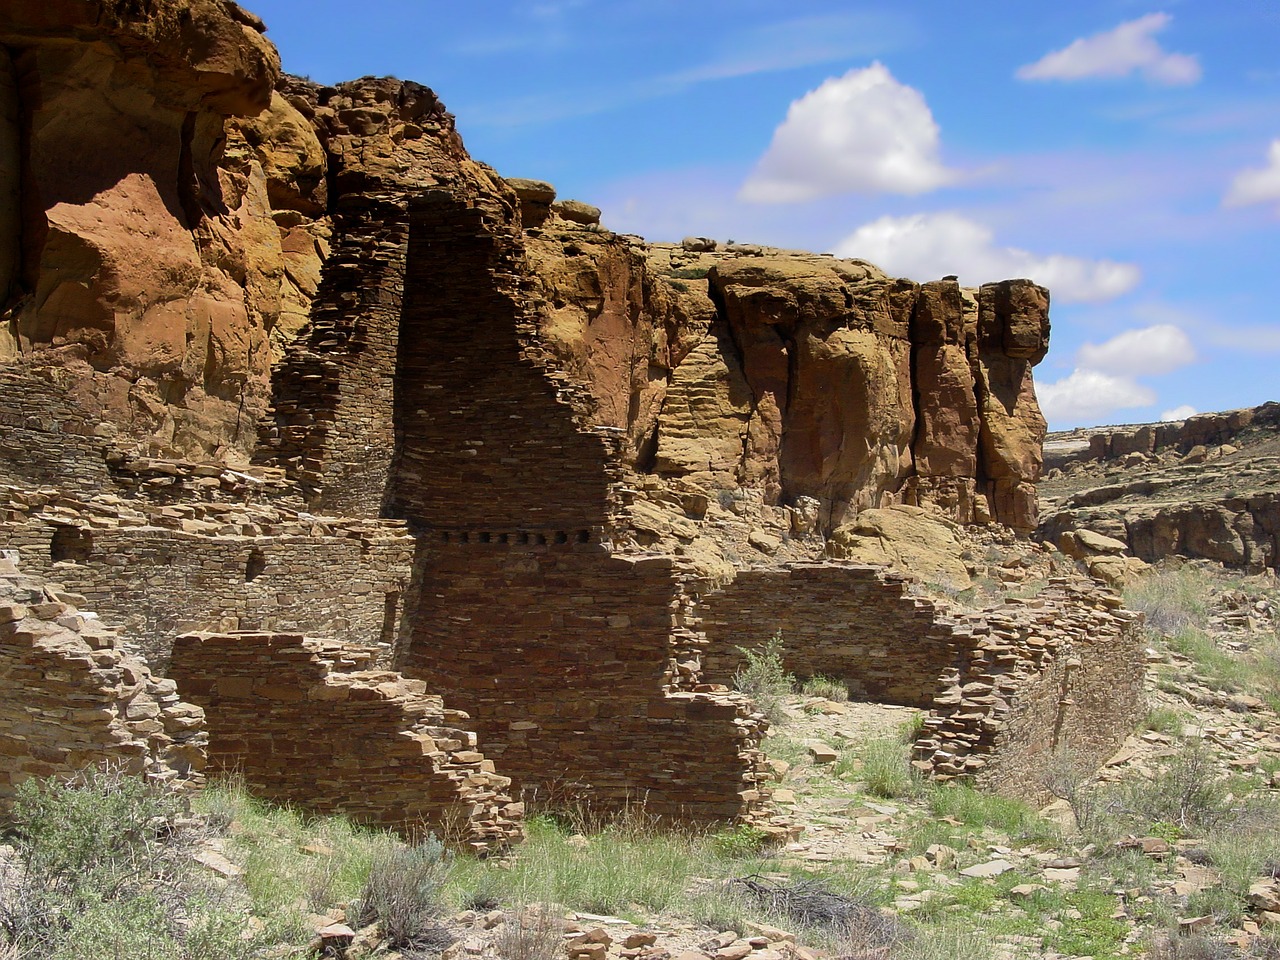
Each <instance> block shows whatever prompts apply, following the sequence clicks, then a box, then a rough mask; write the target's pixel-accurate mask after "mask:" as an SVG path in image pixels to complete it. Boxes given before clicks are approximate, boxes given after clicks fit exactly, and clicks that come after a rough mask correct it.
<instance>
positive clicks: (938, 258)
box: [835, 212, 1142, 303]
mask: <svg viewBox="0 0 1280 960" xmlns="http://www.w3.org/2000/svg"><path fill="white" fill-rule="evenodd" d="M835 253H836V255H837V256H841V257H860V258H862V259H864V260H870V261H871V262H872V263H875V264H877V265H878V266H880V267H881V268H883V269H884V270H886V271H888V272H889V273H894V274H899V275H901V276H909V277H913V278H915V279H918V280H930V279H934V278H936V277H942V276H947V275H949V274H956V275H958V276H959V277H960V279H961V281H962V282H963V283H966V284H970V285H973V284H980V283H987V282H989V281H993V280H1007V279H1016V278H1024V277H1025V278H1027V279H1030V280H1034V281H1035V282H1036V283H1039V284H1042V285H1043V286H1046V287H1048V288H1049V292H1050V293H1051V294H1052V295H1053V297H1054V299H1055V300H1057V301H1059V302H1064V303H1071V302H1073V301H1077V302H1078V301H1089V302H1096V301H1101V300H1110V299H1111V298H1113V297H1118V296H1120V295H1121V294H1123V293H1126V292H1128V291H1129V290H1132V289H1133V288H1134V287H1135V286H1136V285H1137V284H1138V281H1139V280H1140V279H1141V278H1142V274H1141V271H1139V269H1138V268H1137V267H1136V266H1134V265H1133V264H1131V263H1118V262H1116V261H1114V260H1086V259H1084V258H1082V257H1072V256H1068V255H1066V254H1061V253H1050V254H1043V255H1041V254H1035V253H1031V252H1029V251H1027V250H1020V249H1019V248H1017V247H1002V246H998V245H997V244H996V242H995V234H994V233H993V232H992V231H991V229H990V228H989V227H986V226H984V225H983V224H981V223H978V222H977V221H974V220H970V219H968V218H967V217H964V216H962V215H960V214H958V213H950V212H943V213H918V214H914V215H912V216H907V217H881V218H880V219H879V220H873V221H872V222H871V223H866V224H863V225H862V226H861V227H859V228H858V229H857V230H855V231H854V232H853V233H852V234H850V235H849V236H848V237H846V238H845V239H844V240H843V241H841V242H840V243H839V244H838V245H837V246H836V249H835Z"/></svg>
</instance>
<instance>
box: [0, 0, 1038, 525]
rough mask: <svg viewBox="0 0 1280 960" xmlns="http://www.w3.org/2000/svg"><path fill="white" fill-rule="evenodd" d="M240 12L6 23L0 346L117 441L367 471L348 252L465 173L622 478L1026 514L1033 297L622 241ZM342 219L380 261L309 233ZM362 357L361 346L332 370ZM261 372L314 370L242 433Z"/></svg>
mask: <svg viewBox="0 0 1280 960" xmlns="http://www.w3.org/2000/svg"><path fill="white" fill-rule="evenodd" d="M262 30H263V26H262V24H261V23H260V22H259V21H257V19H256V18H255V17H253V16H252V15H251V14H248V13H246V12H245V11H243V10H241V9H240V8H239V7H237V6H236V5H235V4H233V3H231V2H229V0H199V2H195V3H178V2H177V0H150V2H148V3H145V4H142V5H140V6H138V7H136V8H135V7H129V8H125V7H122V6H120V5H118V4H114V3H110V2H108V0H83V2H78V3H73V4H54V5H49V4H43V5H41V4H36V3H34V2H31V0H17V2H15V3H11V4H8V5H7V6H6V7H5V9H4V10H3V11H0V306H2V307H3V309H4V310H5V313H4V318H5V323H4V326H3V328H0V359H3V360H8V361H9V362H14V363H23V364H26V365H28V366H35V367H40V368H44V369H45V370H47V371H48V373H47V374H46V376H47V377H49V378H51V379H53V380H55V381H57V382H59V383H61V384H63V385H64V386H65V388H66V390H67V391H68V392H69V393H70V394H71V396H72V397H73V399H74V400H75V401H76V402H77V403H79V404H80V405H81V406H82V407H83V408H84V409H85V411H86V412H87V413H90V414H92V415H94V416H97V417H100V418H102V419H103V420H105V421H106V423H107V427H108V429H110V428H114V429H115V430H116V431H117V433H118V435H119V437H120V439H121V441H122V442H125V443H128V444H131V445H132V446H133V448H134V449H135V450H136V451H137V452H140V453H143V454H147V455H153V456H166V457H187V458H195V459H200V458H207V457H213V458H217V459H221V460H223V461H230V462H233V463H235V462H240V461H243V459H244V458H245V457H247V456H250V455H253V454H254V453H255V448H256V447H257V446H258V441H259V438H260V437H261V441H262V445H263V448H264V450H265V452H261V451H259V452H258V456H259V457H260V458H261V457H269V458H270V459H272V460H273V461H274V462H276V463H279V464H282V465H283V464H289V465H290V469H291V471H292V473H293V474H294V475H295V476H297V477H298V478H299V479H302V480H303V481H304V484H305V485H306V486H308V487H309V488H311V490H312V493H313V501H314V503H315V505H316V506H326V507H328V508H333V509H345V508H347V507H350V506H351V504H352V503H353V502H355V501H356V500H360V501H364V500H366V499H367V498H368V497H370V496H372V495H373V491H374V490H375V489H377V488H378V487H380V486H381V487H385V484H386V478H387V476H388V474H387V470H388V469H389V452H388V451H389V450H390V448H391V446H392V445H393V438H392V437H391V436H390V435H389V434H387V433H386V432H385V431H384V430H381V429H380V425H385V424H387V423H389V417H387V416H384V414H385V412H386V411H385V410H383V409H382V407H383V406H386V405H388V404H390V402H391V399H390V390H391V378H392V376H393V373H394V365H395V362H396V358H395V355H394V347H393V345H390V344H375V343H371V342H370V341H369V339H368V331H369V330H370V329H373V328H374V327H376V326H377V324H373V323H370V322H369V321H368V320H367V319H364V320H353V319H352V317H354V316H355V315H356V314H358V313H360V312H361V311H363V312H364V314H366V315H368V314H370V313H371V312H378V311H388V312H389V313H391V314H394V313H396V312H397V311H398V310H399V309H400V303H399V300H398V299H397V296H398V295H397V294H395V293H394V292H393V293H391V294H390V295H388V293H387V291H395V290H396V289H398V287H399V283H398V281H397V280H396V278H395V277H393V276H388V277H387V278H385V279H386V280H387V282H383V280H384V278H383V277H382V276H381V274H380V273H379V275H377V276H361V275H360V274H359V273H358V272H357V269H356V268H357V265H358V268H359V270H370V269H372V270H375V271H386V270H390V271H392V273H394V272H395V271H396V270H397V269H398V267H397V266H396V264H397V262H398V260H399V259H400V258H399V255H398V254H395V253H394V251H396V250H397V249H398V248H399V247H401V246H402V245H403V244H404V243H405V242H406V238H407V233H406V231H407V228H408V216H407V208H405V205H404V204H403V203H401V204H400V205H399V207H397V206H396V204H394V203H392V204H390V205H388V201H387V199H386V198H387V197H388V196H391V195H392V194H393V193H394V191H393V190H390V189H388V185H389V184H393V183H397V182H402V181H403V182H408V181H413V182H414V183H416V184H418V185H419V186H422V185H429V184H432V183H436V184H442V185H444V184H449V183H453V182H467V181H475V182H478V183H482V185H483V190H484V191H488V192H491V193H494V194H495V195H501V196H503V197H504V198H506V199H504V201H503V202H504V203H508V202H512V201H511V199H510V197H511V195H512V193H514V197H515V199H514V203H515V205H516V206H517V207H518V211H519V216H520V220H521V222H522V225H523V227H524V230H525V231H526V234H527V236H526V258H527V263H528V265H529V267H530V268H531V271H532V276H533V278H534V283H533V287H534V289H533V290H531V291H530V293H531V295H532V299H531V305H532V306H533V307H534V313H535V315H536V318H537V323H538V324H539V327H540V330H541V332H542V334H543V336H544V337H545V338H546V340H547V341H548V343H549V345H550V346H551V348H552V349H553V351H554V352H555V355H556V360H557V362H558V363H559V364H560V365H561V367H562V368H563V369H565V370H566V371H567V372H568V373H569V374H571V375H572V376H574V377H575V378H580V379H581V380H583V381H584V382H586V383H588V384H589V385H590V388H591V392H592V394H593V396H594V400H595V405H596V410H595V412H594V413H593V414H591V416H592V418H593V419H594V420H595V422H596V423H597V424H598V425H600V426H607V427H614V428H618V429H620V430H622V431H624V432H625V435H626V437H627V441H628V448H629V455H628V466H630V467H632V468H633V469H636V470H638V471H640V472H653V473H656V474H657V475H659V476H660V477H662V478H664V479H668V480H670V479H679V480H683V481H688V482H689V483H691V484H694V485H696V486H698V487H700V488H701V489H703V491H704V492H706V493H711V492H714V491H719V490H727V491H731V490H738V489H744V488H745V489H753V490H756V491H758V492H759V495H760V496H762V497H763V500H764V502H765V503H766V504H772V505H783V506H794V505H795V504H797V503H798V502H799V500H800V498H811V499H813V500H816V501H817V502H818V503H819V511H820V516H819V521H818V525H819V527H820V529H821V530H822V531H823V532H825V533H831V532H833V531H834V530H836V529H837V528H838V527H839V526H840V524H841V523H842V522H843V521H844V520H845V518H846V517H847V516H851V515H852V514H854V513H856V512H857V511H859V510H862V509H866V508H869V507H880V506H887V505H889V504H892V503H899V502H901V503H908V504H916V505H935V506H937V507H939V508H941V509H942V511H943V512H944V513H945V514H946V515H947V516H949V517H951V518H952V519H955V520H959V521H962V522H973V521H978V522H985V521H987V520H998V521H1001V522H1004V523H1008V524H1011V525H1013V526H1015V527H1018V528H1022V529H1026V528H1029V527H1030V526H1032V525H1033V522H1034V512H1035V503H1034V496H1033V489H1034V486H1033V485H1034V483H1035V481H1036V479H1037V477H1038V474H1039V469H1040V461H1039V453H1038V449H1039V447H1038V444H1039V440H1040V437H1041V434H1042V433H1043V429H1044V424H1043V420H1042V419H1041V417H1040V414H1039V410H1038V408H1037V406H1036V403H1035V397H1034V391H1033V389H1032V386H1031V377H1030V367H1031V366H1032V365H1034V364H1035V363H1036V362H1038V360H1039V359H1040V357H1042V356H1043V354H1044V350H1045V347H1046V346H1047V337H1048V321H1047V309H1048V298H1047V294H1046V293H1045V292H1044V291H1043V290H1042V289H1041V288H1038V287H1035V286H1034V285H1032V284H1030V283H1028V282H1026V281H1013V282H1009V283H1005V284H1000V285H992V286H990V287H988V288H984V290H983V291H981V292H977V291H962V290H961V289H960V288H959V287H958V286H957V285H956V284H955V283H951V282H946V281H937V282H934V283H930V284H925V285H923V286H920V285H917V284H915V283H912V282H910V281H903V280H894V279H891V278H888V277H885V276H884V275H883V274H882V273H881V272H880V271H878V270H877V269H875V268H874V267H872V266H871V265H869V264H866V263H863V262H861V261H838V260H835V259H833V258H830V257H818V256H813V255H808V254H798V253H789V252H786V251H773V250H767V249H764V248H760V247H755V246H749V245H744V244H727V245H720V244H717V243H716V242H715V241H714V240H706V239H691V240H690V241H687V242H685V243H683V244H681V245H680V246H674V245H663V244H652V245H650V244H645V243H643V242H642V241H638V240H637V239H636V238H627V237H618V236H616V235H614V234H612V233H610V232H609V231H608V230H606V229H604V228H603V227H602V226H601V224H600V222H599V221H600V211H599V210H598V209H597V208H595V207H592V206H590V205H589V204H586V203H582V202H581V201H578V200H569V199H559V200H557V198H556V192H555V188H554V187H552V186H551V185H550V184H547V183H543V182H541V181H536V180H523V179H512V180H510V181H506V182H505V183H504V182H503V181H501V180H500V179H499V178H497V177H496V176H494V175H493V173H492V171H487V170H486V169H485V168H483V167H482V166H481V165H479V164H476V163H474V162H472V161H471V160H470V159H469V158H468V157H467V156H466V153H465V151H464V150H463V149H462V145H461V141H460V140H459V139H458V137H457V134H456V132H455V131H454V128H453V125H452V118H451V117H449V116H448V114H446V113H445V112H444V109H443V107H442V106H441V105H440V104H439V101H438V100H436V99H435V97H434V95H433V94H431V92H430V91H429V90H427V89H426V88H424V87H419V86H417V85H416V84H410V83H400V82H399V81H375V80H371V79H366V80H364V81H359V82H357V83H355V84H344V85H342V86H341V87H338V88H320V87H317V86H316V85H314V84H310V83H305V82H303V81H298V80H294V79H292V78H288V77H284V78H281V77H280V74H279V64H278V58H277V55H276V52H275V50H274V49H273V48H272V46H271V45H270V44H269V43H268V42H267V41H266V40H265V39H264V38H263V36H262ZM81 156H92V157H93V158H94V159H93V162H92V163H83V162H80V161H79V160H78V159H77V160H69V158H75V157H81ZM404 164H408V165H409V166H408V167H405V166H404ZM335 218H336V219H337V220H340V221H342V222H340V223H335ZM361 218H373V219H375V220H377V221H378V222H379V223H380V224H382V228H381V232H380V238H379V239H378V241H377V246H376V249H375V250H374V251H372V252H373V253H375V254H378V253H379V251H380V252H381V255H375V256H367V254H369V253H370V252H371V251H369V250H365V249H341V250H337V251H335V250H332V249H331V245H332V242H333V238H334V236H335V231H336V235H337V236H346V235H349V234H350V233H351V230H350V227H351V226H352V224H353V223H354V222H355V221H358V220H360V219H361ZM370 291H378V292H377V294H376V296H377V297H381V298H383V299H381V300H377V301H376V302H375V300H373V299H370V298H371V297H373V296H374V294H372V293H370ZM388 296H389V299H388ZM353 303H356V304H359V309H358V310H355V311H353V310H352V309H351V307H352V304H353ZM341 318H345V319H341ZM362 351H373V352H375V353H378V354H379V355H380V356H382V357H383V359H384V361H385V363H384V364H383V365H382V366H381V367H380V368H378V369H377V370H372V369H371V370H369V371H368V373H367V376H366V378H365V379H364V380H363V381H361V382H358V383H354V384H353V383H352V382H351V378H349V377H347V378H342V377H337V376H335V372H334V371H335V370H336V369H338V368H343V369H346V368H349V367H350V365H351V363H352V362H353V360H352V357H353V356H354V355H355V354H357V353H360V352H362ZM281 364H283V367H282V369H283V370H285V371H286V374H285V375H284V378H283V379H285V380H287V379H289V377H293V378H295V379H298V380H305V381H306V382H307V383H308V384H310V386H309V387H308V388H307V389H293V390H291V391H286V393H287V394H288V395H286V396H283V397H282V396H281V394H280V381H281V379H282V378H281V377H280V376H277V377H276V381H277V383H276V387H275V391H276V400H277V402H276V403H275V405H274V409H273V410H272V413H271V416H270V417H269V418H268V421H267V422H268V428H267V429H266V430H265V432H263V433H261V435H259V431H258V430H257V429H256V425H257V424H258V422H259V420H260V419H261V416H262V414H263V413H264V411H265V410H266V408H267V406H268V404H269V403H270V402H271V401H270V392H271V389H272V388H271V385H270V377H271V371H272V369H273V365H275V366H278V365H281ZM340 380H341V381H342V382H343V386H342V387H341V388H339V387H338V386H337V384H338V382H339V381H340ZM339 425H340V426H339ZM335 431H338V432H342V433H343V437H342V441H343V444H341V445H340V444H336V443H335V439H336V438H335V436H334V432H335ZM320 435H323V436H324V442H325V444H326V446H327V447H328V448H329V450H330V454H329V462H328V463H327V464H325V465H323V466H318V465H316V464H314V463H312V462H309V458H310V451H311V448H312V446H313V445H314V443H313V442H314V441H316V440H317V438H318V437H319V436H320ZM340 446H341V447H342V449H339V447H340ZM326 488H327V489H329V490H331V491H333V490H337V489H339V488H346V489H348V490H349V491H351V492H349V493H348V494H346V495H345V497H346V499H345V500H344V501H342V502H339V501H334V500H327V499H326V494H324V493H323V492H322V491H323V490H324V489H326Z"/></svg>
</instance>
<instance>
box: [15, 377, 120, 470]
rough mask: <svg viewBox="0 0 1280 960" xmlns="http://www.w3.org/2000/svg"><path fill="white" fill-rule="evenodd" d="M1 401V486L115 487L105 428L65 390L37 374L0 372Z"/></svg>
mask: <svg viewBox="0 0 1280 960" xmlns="http://www.w3.org/2000/svg"><path fill="white" fill-rule="evenodd" d="M58 372H61V371H58ZM49 376H53V373H50V374H49ZM0 397H3V401H4V402H3V404H2V405H0V482H6V483H14V484H20V485H24V486H40V485H47V484H53V485H56V486H59V487H62V488H64V489H68V490H75V491H81V492H85V491H95V490H101V489H103V488H105V487H108V486H110V478H109V475H108V473H107V467H106V463H105V462H104V460H103V451H104V448H105V446H106V443H107V440H106V439H105V437H104V436H99V435H98V434H99V432H100V431H101V425H100V424H99V423H97V422H94V421H91V420H89V419H88V418H86V417H85V416H84V414H83V413H82V412H81V411H80V410H78V409H77V408H76V406H75V405H74V404H73V403H72V402H71V401H70V400H69V399H68V398H67V396H66V393H65V391H64V390H63V389H62V388H61V387H60V386H58V385H57V384H56V383H54V382H52V381H51V380H48V379H45V378H44V377H41V376H39V375H38V374H37V373H36V372H34V371H30V370H25V369H23V368H20V367H0Z"/></svg>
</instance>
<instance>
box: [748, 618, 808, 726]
mask: <svg viewBox="0 0 1280 960" xmlns="http://www.w3.org/2000/svg"><path fill="white" fill-rule="evenodd" d="M738 651H739V652H740V653H741V654H742V665H741V666H739V667H738V670H737V672H736V673H735V674H734V675H733V685H734V688H735V689H736V690H738V691H739V692H741V693H745V694H747V696H749V697H751V698H752V699H753V700H755V702H756V706H758V707H759V708H760V711H761V713H763V714H764V715H765V716H766V717H768V718H769V720H770V721H772V722H773V723H780V722H782V721H783V720H784V719H785V718H786V714H785V713H784V711H783V709H782V700H783V698H784V697H786V696H787V695H788V694H790V693H791V691H792V690H793V689H795V684H796V678H795V676H794V675H793V674H792V673H791V672H790V671H788V670H787V668H786V666H785V665H784V663H783V655H782V633H781V632H779V633H775V634H774V635H773V636H772V637H770V638H769V639H768V640H767V641H765V643H764V644H762V645H761V646H760V647H758V648H754V647H738Z"/></svg>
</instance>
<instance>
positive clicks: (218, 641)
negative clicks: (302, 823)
mask: <svg viewBox="0 0 1280 960" xmlns="http://www.w3.org/2000/svg"><path fill="white" fill-rule="evenodd" d="M373 654H374V651H373V650H371V649H369V648H367V647H360V646H357V645H349V644H342V643H338V642H336V641H333V640H320V639H314V638H310V637H303V636H301V635H298V634H278V633H277V634H269V633H244V632H242V633H231V634H209V633H190V634H184V635H183V636H181V637H179V638H178V639H177V641H176V642H175V644H174V651H173V672H174V677H175V678H176V679H177V681H178V682H179V683H180V684H181V686H182V689H183V691H184V693H185V694H186V695H187V696H190V697H192V698H193V699H194V700H196V701H197V702H198V703H200V704H201V706H203V707H204V708H205V711H206V713H207V716H208V718H209V719H208V724H209V732H210V745H209V757H210V760H211V761H212V762H213V763H214V764H215V765H216V766H217V767H218V768H220V769H221V770H223V771H226V772H228V773H237V774H240V775H242V776H243V777H244V778H245V781H246V782H247V783H248V784H249V786H250V787H251V788H252V789H253V790H254V791H255V792H259V793H260V794H261V795H262V796H264V797H267V798H269V799H271V800H275V801H277V802H282V803H296V804H298V805H299V806H302V807H305V808H306V809H308V810H311V811H314V812H316V813H321V814H335V813H341V814H343V815H345V816H348V817H351V818H352V819H354V820H356V821H358V822H361V823H368V824H376V825H378V826H384V827H390V828H394V829H396V830H399V831H401V832H402V833H405V834H406V835H410V836H413V835H415V834H419V833H421V831H423V830H424V829H426V830H431V831H433V832H436V833H438V834H440V835H442V836H444V838H445V839H446V840H448V841H450V842H453V843H455V844H458V845H460V846H463V847H465V848H467V849H469V850H470V851H472V852H474V853H479V854H486V853H493V852H496V851H501V850H503V849H504V848H506V847H507V846H509V845H510V844H511V843H512V842H514V841H516V840H517V839H519V837H520V835H521V828H520V821H521V819H522V817H523V808H522V806H521V805H520V804H517V803H513V802H512V800H511V798H510V796H509V795H508V794H507V792H506V791H507V787H508V786H509V785H510V783H511V781H510V780H509V779H508V778H507V777H503V776H499V775H498V774H497V773H495V772H494V766H493V763H492V762H491V761H489V760H486V759H485V758H484V755H483V754H481V753H480V752H479V751H478V750H477V745H476V735H475V734H474V733H472V732H470V731H468V730H467V729H465V728H466V726H467V725H468V723H467V721H468V717H467V715H466V714H465V713H462V712H460V711H457V710H447V709H445V707H444V703H443V701H442V700H441V699H440V698H439V697H438V696H431V695H429V694H428V693H427V684H426V683H425V682H424V681H421V680H408V679H406V678H404V677H402V676H401V675H400V674H397V673H392V672H389V671H385V670H370V669H366V668H367V667H368V665H369V663H370V661H371V659H372V657H373Z"/></svg>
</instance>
